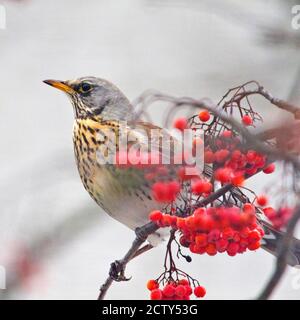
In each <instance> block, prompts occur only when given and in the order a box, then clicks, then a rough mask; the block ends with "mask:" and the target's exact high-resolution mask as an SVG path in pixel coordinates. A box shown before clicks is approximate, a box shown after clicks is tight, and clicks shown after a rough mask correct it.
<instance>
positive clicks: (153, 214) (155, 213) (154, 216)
mask: <svg viewBox="0 0 300 320" xmlns="http://www.w3.org/2000/svg"><path fill="white" fill-rule="evenodd" d="M162 216H163V214H162V213H161V212H160V211H159V210H155V211H152V212H151V213H150V215H149V219H150V220H151V221H153V222H158V221H160V220H161V219H162Z"/></svg>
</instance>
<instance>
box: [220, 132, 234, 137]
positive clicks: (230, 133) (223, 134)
mask: <svg viewBox="0 0 300 320" xmlns="http://www.w3.org/2000/svg"><path fill="white" fill-rule="evenodd" d="M222 137H224V138H231V137H232V131H230V130H225V131H224V132H223V133H222Z"/></svg>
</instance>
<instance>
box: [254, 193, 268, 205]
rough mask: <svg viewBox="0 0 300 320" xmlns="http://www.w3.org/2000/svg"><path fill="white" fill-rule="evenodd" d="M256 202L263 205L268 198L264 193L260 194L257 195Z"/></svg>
mask: <svg viewBox="0 0 300 320" xmlns="http://www.w3.org/2000/svg"><path fill="white" fill-rule="evenodd" d="M256 202H257V204H258V205H259V206H261V207H264V206H265V205H267V203H268V198H267V197H266V196H265V195H260V196H258V197H257V199H256Z"/></svg>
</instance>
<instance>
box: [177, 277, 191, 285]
mask: <svg viewBox="0 0 300 320" xmlns="http://www.w3.org/2000/svg"><path fill="white" fill-rule="evenodd" d="M178 285H183V286H188V285H189V282H188V280H187V279H180V280H179V281H178Z"/></svg>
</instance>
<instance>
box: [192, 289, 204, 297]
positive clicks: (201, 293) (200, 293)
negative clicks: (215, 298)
mask: <svg viewBox="0 0 300 320" xmlns="http://www.w3.org/2000/svg"><path fill="white" fill-rule="evenodd" d="M194 295H195V296H196V297H197V298H203V297H204V296H205V295H206V290H205V288H204V287H202V286H198V287H196V288H195V289H194Z"/></svg>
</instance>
